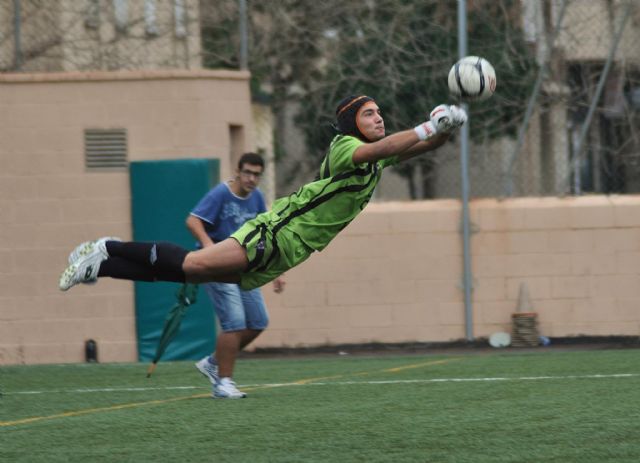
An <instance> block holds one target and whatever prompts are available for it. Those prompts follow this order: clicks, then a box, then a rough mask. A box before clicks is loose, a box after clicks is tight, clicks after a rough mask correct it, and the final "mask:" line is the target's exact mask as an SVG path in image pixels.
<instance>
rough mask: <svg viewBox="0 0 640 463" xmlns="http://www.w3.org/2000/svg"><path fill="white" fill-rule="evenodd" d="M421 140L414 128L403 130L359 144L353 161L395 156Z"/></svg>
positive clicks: (367, 160) (376, 159) (358, 161)
mask: <svg viewBox="0 0 640 463" xmlns="http://www.w3.org/2000/svg"><path fill="white" fill-rule="evenodd" d="M434 134H435V132H434ZM419 141H420V139H419V138H418V134H417V133H416V131H415V130H414V129H409V130H403V131H402V132H398V133H394V134H393V135H389V136H388V137H384V138H383V139H381V140H378V141H376V142H373V143H365V144H363V145H360V146H358V147H357V148H356V150H355V151H354V152H353V163H354V164H360V163H363V162H371V161H379V160H380V159H384V158H388V157H391V156H395V155H396V154H398V153H404V152H405V151H406V150H407V149H409V148H411V147H412V146H414V145H415V144H416V143H418V142H419Z"/></svg>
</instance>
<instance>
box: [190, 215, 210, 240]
mask: <svg viewBox="0 0 640 463" xmlns="http://www.w3.org/2000/svg"><path fill="white" fill-rule="evenodd" d="M186 225H187V228H188V229H189V231H190V232H191V234H192V235H193V237H194V238H195V239H197V240H198V241H199V242H200V244H201V245H202V247H203V248H206V247H207V246H212V245H213V240H212V239H211V237H209V235H208V234H207V232H206V230H205V229H204V224H203V223H202V220H200V219H199V218H198V217H196V216H195V215H191V214H189V217H187V220H186Z"/></svg>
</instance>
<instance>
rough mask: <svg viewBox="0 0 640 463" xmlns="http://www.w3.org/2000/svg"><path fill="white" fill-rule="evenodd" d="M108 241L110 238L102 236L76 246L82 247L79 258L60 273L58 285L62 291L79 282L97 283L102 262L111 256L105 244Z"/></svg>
mask: <svg viewBox="0 0 640 463" xmlns="http://www.w3.org/2000/svg"><path fill="white" fill-rule="evenodd" d="M107 241H109V238H101V239H99V240H96V241H88V242H86V243H83V244H81V245H80V246H78V248H76V249H79V248H80V250H79V251H78V257H77V259H76V260H75V261H74V262H73V263H72V264H71V265H69V266H68V267H67V268H66V269H65V270H64V272H62V275H60V281H59V282H58V286H59V287H60V290H61V291H67V290H68V289H69V288H71V287H73V286H75V285H77V284H79V283H92V282H93V283H95V281H96V280H97V279H98V271H99V270H100V264H101V263H102V261H103V260H106V259H108V258H109V254H108V253H107V248H106V246H105V243H106V242H107ZM72 254H73V253H72Z"/></svg>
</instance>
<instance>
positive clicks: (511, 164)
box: [505, 0, 568, 196]
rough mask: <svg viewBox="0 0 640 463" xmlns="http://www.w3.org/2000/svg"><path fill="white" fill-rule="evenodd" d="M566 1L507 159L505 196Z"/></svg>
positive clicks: (511, 190) (545, 72) (510, 193)
mask: <svg viewBox="0 0 640 463" xmlns="http://www.w3.org/2000/svg"><path fill="white" fill-rule="evenodd" d="M567 3H568V2H567V0H564V1H563V2H562V6H561V7H560V14H559V15H558V20H557V21H556V25H555V28H554V30H553V36H552V37H551V40H550V41H549V43H548V44H547V50H546V51H547V53H546V55H547V56H545V58H544V60H543V61H542V66H540V70H539V71H538V77H537V79H536V83H535V85H534V86H533V92H531V96H530V97H529V103H528V104H527V110H526V112H525V113H524V120H523V121H522V125H521V126H520V130H519V131H518V140H517V142H516V147H515V149H514V150H513V153H512V154H511V157H510V158H509V163H508V164H507V174H506V178H505V193H506V195H507V196H511V195H513V167H514V166H515V161H516V159H517V157H518V155H519V154H520V150H521V149H522V145H523V144H524V136H525V134H526V133H527V128H528V127H529V120H530V119H531V115H532V114H533V108H534V107H535V104H536V100H537V99H538V95H539V94H540V88H541V87H542V81H543V80H544V78H545V77H546V75H547V71H548V70H549V60H550V59H551V53H552V50H553V46H554V44H555V42H556V38H557V37H558V33H559V32H560V26H561V25H562V19H563V18H564V13H565V11H566V9H567Z"/></svg>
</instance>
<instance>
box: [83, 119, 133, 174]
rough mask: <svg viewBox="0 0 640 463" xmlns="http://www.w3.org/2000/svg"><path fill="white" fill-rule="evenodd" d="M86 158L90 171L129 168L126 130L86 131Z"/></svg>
mask: <svg viewBox="0 0 640 463" xmlns="http://www.w3.org/2000/svg"><path fill="white" fill-rule="evenodd" d="M84 156H85V162H86V166H87V168H88V169H101V170H102V169H114V170H122V169H124V168H126V167H127V130H126V129H85V131H84Z"/></svg>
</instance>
